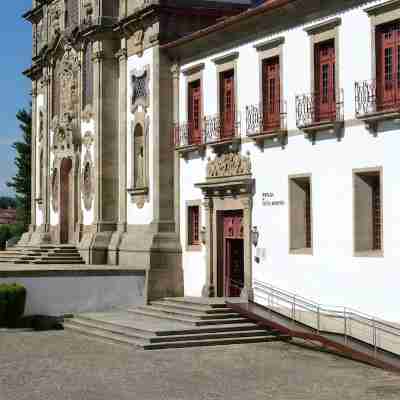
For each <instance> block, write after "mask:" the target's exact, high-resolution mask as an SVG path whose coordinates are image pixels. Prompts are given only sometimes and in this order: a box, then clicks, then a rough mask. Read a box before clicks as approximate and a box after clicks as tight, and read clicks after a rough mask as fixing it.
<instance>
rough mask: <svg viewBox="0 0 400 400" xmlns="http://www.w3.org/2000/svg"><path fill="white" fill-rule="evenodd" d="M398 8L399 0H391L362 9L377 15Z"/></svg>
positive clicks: (399, 6) (369, 13)
mask: <svg viewBox="0 0 400 400" xmlns="http://www.w3.org/2000/svg"><path fill="white" fill-rule="evenodd" d="M398 8H400V0H392V1H388V2H386V3H383V4H378V5H377V6H373V7H368V8H366V9H364V11H365V12H366V13H367V14H368V15H379V14H382V13H385V12H388V11H393V10H396V9H398Z"/></svg>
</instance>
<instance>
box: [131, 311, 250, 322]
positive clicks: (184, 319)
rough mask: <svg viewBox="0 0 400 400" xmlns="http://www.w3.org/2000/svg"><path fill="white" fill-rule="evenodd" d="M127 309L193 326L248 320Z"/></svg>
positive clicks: (245, 320)
mask: <svg viewBox="0 0 400 400" xmlns="http://www.w3.org/2000/svg"><path fill="white" fill-rule="evenodd" d="M125 310H126V311H128V312H130V313H133V314H138V315H145V316H147V317H153V318H161V319H169V320H172V321H179V322H181V323H183V324H187V325H193V326H203V325H217V324H237V323H241V322H248V319H247V318H242V317H240V318H226V319H209V320H203V321H200V320H197V319H194V318H188V317H179V316H173V315H168V314H165V313H164V312H156V311H147V310H143V309H139V308H127V309H125Z"/></svg>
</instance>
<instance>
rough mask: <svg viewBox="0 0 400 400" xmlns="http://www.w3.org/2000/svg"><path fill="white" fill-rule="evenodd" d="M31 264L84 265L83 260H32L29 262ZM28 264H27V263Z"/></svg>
mask: <svg viewBox="0 0 400 400" xmlns="http://www.w3.org/2000/svg"><path fill="white" fill-rule="evenodd" d="M30 263H31V264H38V265H41V264H43V265H46V264H61V265H64V264H74V265H80V264H84V261H83V260H57V259H54V260H32V261H31V262H30ZM28 264H29V263H28Z"/></svg>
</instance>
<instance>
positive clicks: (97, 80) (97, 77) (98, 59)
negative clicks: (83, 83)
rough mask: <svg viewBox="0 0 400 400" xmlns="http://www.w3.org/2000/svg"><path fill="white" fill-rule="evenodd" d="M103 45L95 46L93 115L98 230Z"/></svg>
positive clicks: (95, 219)
mask: <svg viewBox="0 0 400 400" xmlns="http://www.w3.org/2000/svg"><path fill="white" fill-rule="evenodd" d="M102 60H103V51H102V43H101V42H95V43H94V44H93V115H94V171H95V172H94V181H95V191H94V192H95V194H94V205H93V211H94V217H93V219H94V221H93V223H94V224H95V226H96V228H98V225H99V223H100V221H101V220H102V215H101V211H102V162H101V157H102V115H101V112H102V101H103V96H102V82H101V77H102V67H103V62H102Z"/></svg>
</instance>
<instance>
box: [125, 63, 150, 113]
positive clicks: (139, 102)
mask: <svg viewBox="0 0 400 400" xmlns="http://www.w3.org/2000/svg"><path fill="white" fill-rule="evenodd" d="M143 75H146V78H145V90H146V96H144V97H143V96H141V97H138V98H137V99H136V101H135V102H133V78H134V77H135V78H141V77H143ZM129 85H130V88H131V93H130V96H129V101H130V110H131V113H132V114H135V113H136V112H137V110H138V107H139V106H142V107H143V109H144V110H145V111H147V109H148V108H149V106H150V65H149V64H147V65H144V66H142V67H140V68H138V69H136V68H134V69H132V70H131V71H130V72H129Z"/></svg>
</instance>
